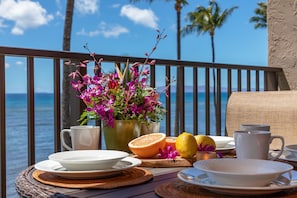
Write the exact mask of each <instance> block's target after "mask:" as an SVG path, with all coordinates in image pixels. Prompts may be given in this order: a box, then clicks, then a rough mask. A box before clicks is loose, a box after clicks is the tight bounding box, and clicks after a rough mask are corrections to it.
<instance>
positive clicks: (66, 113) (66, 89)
mask: <svg viewBox="0 0 297 198" xmlns="http://www.w3.org/2000/svg"><path fill="white" fill-rule="evenodd" d="M73 8H74V0H67V6H66V16H65V22H64V34H63V50H64V51H70V40H71V30H72V17H73ZM71 69H72V68H71V67H70V66H69V65H65V63H64V65H63V92H62V128H69V127H70V125H71V123H70V108H69V105H70V104H69V102H70V100H69V98H70V96H71V87H70V79H69V74H70V72H71Z"/></svg>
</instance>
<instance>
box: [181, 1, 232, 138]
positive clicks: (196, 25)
mask: <svg viewBox="0 0 297 198" xmlns="http://www.w3.org/2000/svg"><path fill="white" fill-rule="evenodd" d="M235 9H237V6H234V7H232V8H230V9H225V10H224V11H223V12H221V9H220V7H219V5H218V4H217V2H216V1H215V0H211V1H210V2H209V6H208V7H203V6H198V7H197V8H196V9H195V11H193V12H189V13H188V16H187V19H188V20H189V21H190V24H188V25H186V26H185V27H184V28H183V29H182V36H185V35H188V34H191V33H194V32H196V33H198V35H199V34H201V33H202V34H204V33H209V35H210V39H211V49H212V63H215V45H214V35H215V30H216V29H217V28H220V27H222V25H223V24H224V23H225V22H226V20H227V18H228V17H229V16H230V15H231V14H232V12H233V11H234V10H235ZM212 71H213V72H212V74H213V75H212V76H213V82H214V86H213V94H214V105H215V115H216V132H217V133H219V131H220V126H219V122H218V118H219V117H220V116H219V114H220V110H219V109H218V108H217V106H218V102H219V101H218V94H217V90H216V85H217V82H216V74H215V73H216V71H215V69H213V70H212Z"/></svg>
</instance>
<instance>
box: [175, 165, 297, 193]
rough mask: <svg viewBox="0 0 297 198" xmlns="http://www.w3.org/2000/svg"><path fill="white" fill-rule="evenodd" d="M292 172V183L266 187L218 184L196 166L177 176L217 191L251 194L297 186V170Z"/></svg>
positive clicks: (286, 175)
mask: <svg viewBox="0 0 297 198" xmlns="http://www.w3.org/2000/svg"><path fill="white" fill-rule="evenodd" d="M291 174H292V180H291V183H290V184H287V185H285V184H284V185H277V184H275V183H272V184H270V185H268V186H265V187H244V186H226V185H220V184H216V183H215V182H212V181H211V180H210V179H209V178H208V177H207V175H206V174H205V173H204V172H203V171H200V170H198V169H196V168H187V169H184V170H182V171H180V172H179V173H178V174H177V176H178V178H179V179H180V180H182V181H184V182H186V183H190V184H194V185H198V186H200V187H202V188H205V189H207V190H209V191H212V192H215V193H219V194H225V195H235V196H251V195H265V194H272V193H276V192H280V191H283V190H287V189H292V188H296V187H297V181H296V179H297V171H291ZM283 176H284V177H286V178H287V179H289V174H288V173H286V174H284V175H283Z"/></svg>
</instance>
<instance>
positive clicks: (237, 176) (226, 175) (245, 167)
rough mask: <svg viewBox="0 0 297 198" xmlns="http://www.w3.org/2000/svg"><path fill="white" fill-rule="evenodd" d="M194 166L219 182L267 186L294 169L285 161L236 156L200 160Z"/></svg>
mask: <svg viewBox="0 0 297 198" xmlns="http://www.w3.org/2000/svg"><path fill="white" fill-rule="evenodd" d="M193 166H194V167H195V168H197V169H199V170H202V171H204V172H205V173H206V174H207V175H208V177H209V178H211V179H212V180H213V181H216V183H218V184H224V185H231V186H245V187H248V186H266V185H268V184H269V183H270V182H271V181H273V180H275V179H277V178H278V177H279V176H280V175H282V174H284V173H286V172H289V171H291V170H292V169H293V166H292V165H290V164H287V163H283V162H277V161H271V160H258V159H234V158H222V159H218V158H216V159H209V160H200V161H196V162H195V163H194V164H193Z"/></svg>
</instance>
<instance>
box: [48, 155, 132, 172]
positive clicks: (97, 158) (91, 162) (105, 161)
mask: <svg viewBox="0 0 297 198" xmlns="http://www.w3.org/2000/svg"><path fill="white" fill-rule="evenodd" d="M128 155H129V154H128V153H126V152H123V151H115V150H75V151H65V152H58V153H54V154H51V155H49V156H48V158H49V160H54V161H57V162H59V163H60V164H61V165H62V166H63V167H64V168H66V169H67V170H72V171H83V170H101V169H109V168H111V167H112V166H114V165H115V164H116V163H117V162H119V161H120V160H121V159H123V158H125V157H127V156H128Z"/></svg>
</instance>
